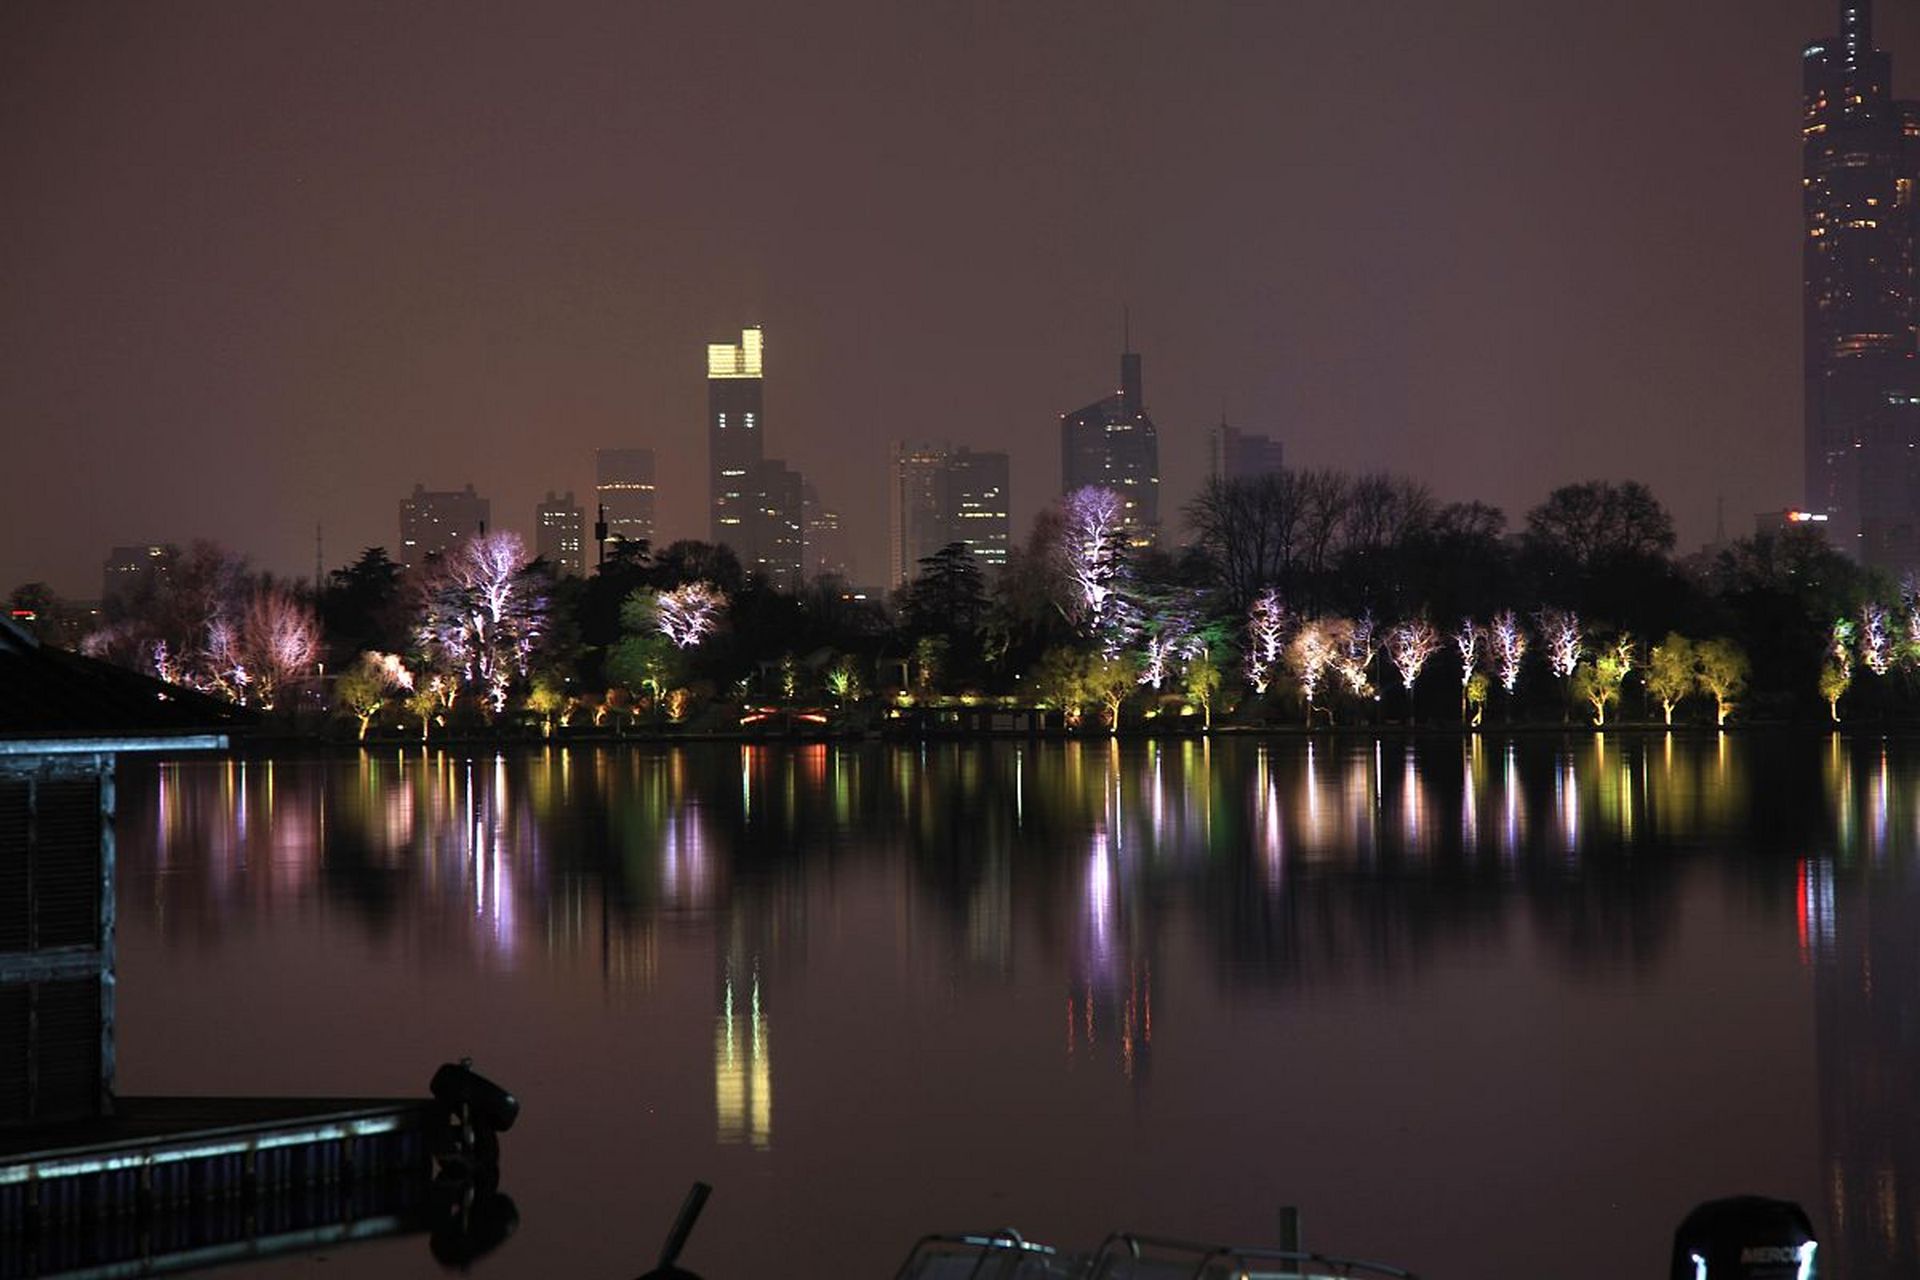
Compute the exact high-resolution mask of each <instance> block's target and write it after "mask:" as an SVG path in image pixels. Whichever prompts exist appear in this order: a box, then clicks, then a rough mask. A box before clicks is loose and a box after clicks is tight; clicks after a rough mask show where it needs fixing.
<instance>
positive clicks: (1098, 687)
mask: <svg viewBox="0 0 1920 1280" xmlns="http://www.w3.org/2000/svg"><path fill="white" fill-rule="evenodd" d="M1134 685H1135V680H1134V673H1133V667H1132V666H1131V665H1130V664H1129V663H1127V662H1126V661H1125V660H1124V659H1121V658H1107V657H1100V658H1095V659H1094V660H1093V661H1092V662H1090V663H1088V664H1087V694H1088V696H1089V697H1090V698H1092V699H1093V701H1095V702H1097V703H1099V704H1100V706H1101V709H1102V711H1103V713H1104V715H1105V718H1106V722H1107V731H1108V732H1109V733H1118V732H1120V708H1121V707H1123V706H1125V705H1126V702H1127V696H1128V695H1129V694H1131V693H1132V692H1133V690H1134Z"/></svg>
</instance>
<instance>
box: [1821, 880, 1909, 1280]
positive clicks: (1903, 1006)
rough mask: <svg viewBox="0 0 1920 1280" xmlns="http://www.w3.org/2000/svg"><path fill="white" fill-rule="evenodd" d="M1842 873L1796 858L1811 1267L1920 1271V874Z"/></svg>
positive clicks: (1856, 1274) (1883, 1275)
mask: <svg viewBox="0 0 1920 1280" xmlns="http://www.w3.org/2000/svg"><path fill="white" fill-rule="evenodd" d="M1853 878H1854V881H1855V882H1854V883H1851V884H1847V885H1844V886H1842V887H1841V888H1839V889H1838V890H1836V888H1835V886H1834V882H1833V881H1834V871H1833V867H1832V865H1831V864H1830V863H1828V862H1826V861H1824V860H1822V861H1816V862H1808V863H1806V864H1803V866H1802V868H1801V870H1800V878H1799V885H1798V890H1799V894H1800V904H1799V913H1798V914H1799V918H1800V921H1801V926H1800V927H1801V934H1802V937H1803V939H1804V940H1805V944H1806V949H1807V956H1808V958H1809V960H1810V961H1811V962H1812V964H1813V965H1814V1005H1815V1025H1816V1027H1817V1029H1818V1036H1819V1061H1820V1122H1821V1123H1820V1131H1821V1133H1820V1137H1821V1146H1822V1148H1823V1150H1824V1153H1825V1156H1826V1162H1827V1163H1826V1169H1825V1177H1824V1179H1823V1181H1824V1182H1825V1183H1826V1187H1827V1205H1826V1219H1827V1224H1826V1231H1825V1233H1824V1234H1825V1236H1826V1241H1825V1243H1823V1244H1822V1246H1821V1259H1820V1261H1821V1272H1822V1273H1823V1274H1826V1273H1827V1272H1828V1271H1829V1264H1830V1265H1831V1274H1833V1275H1840V1276H1848V1277H1850V1278H1853V1280H1893V1277H1896V1276H1912V1275H1920V1111H1916V1109H1915V1108H1914V1106H1913V1087H1914V1082H1915V1081H1916V1080H1920V965H1916V960H1915V955H1916V953H1915V950H1914V938H1915V937H1916V936H1920V877H1916V875H1915V874H1914V872H1913V870H1912V869H1911V868H1907V867H1902V868H1899V869H1894V870H1889V871H1885V872H1883V873H1872V874H1870V875H1858V876H1856V877H1853Z"/></svg>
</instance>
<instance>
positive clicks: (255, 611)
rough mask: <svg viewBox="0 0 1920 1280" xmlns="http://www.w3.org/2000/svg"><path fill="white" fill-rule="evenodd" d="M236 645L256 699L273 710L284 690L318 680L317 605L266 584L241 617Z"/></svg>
mask: <svg viewBox="0 0 1920 1280" xmlns="http://www.w3.org/2000/svg"><path fill="white" fill-rule="evenodd" d="M237 648H238V650H239V652H240V654H241V655H243V657H242V661H241V663H240V664H239V665H240V666H241V667H242V668H244V669H245V670H246V671H247V672H249V673H250V674H251V678H252V684H253V689H254V694H255V697H256V698H257V699H258V700H259V703H260V705H261V707H263V708H265V709H266V710H268V711H271V710H273V708H274V705H275V703H276V702H277V701H278V700H279V698H280V694H281V692H282V691H283V690H285V689H286V688H288V687H289V686H291V685H294V684H298V683H300V682H302V681H305V680H310V679H312V678H313V674H314V669H315V665H316V664H317V663H318V662H319V660H320V620H319V618H318V616H317V615H316V614H315V613H314V609H313V606H312V605H311V604H308V603H307V602H306V601H304V600H302V599H300V598H299V597H298V596H296V595H294V594H293V593H292V592H291V591H289V590H287V589H286V588H284V587H281V586H277V585H275V584H273V583H262V584H261V585H260V586H259V587H258V588H257V589H256V590H255V591H254V593H253V598H252V600H251V601H249V602H248V605H247V612H246V615H245V617H244V618H242V619H241V623H240V629H239V635H238V637H237Z"/></svg>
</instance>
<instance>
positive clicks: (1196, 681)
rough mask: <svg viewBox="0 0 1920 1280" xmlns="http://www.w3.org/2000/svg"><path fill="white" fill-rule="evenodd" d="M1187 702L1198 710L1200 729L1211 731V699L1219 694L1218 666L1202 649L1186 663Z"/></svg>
mask: <svg viewBox="0 0 1920 1280" xmlns="http://www.w3.org/2000/svg"><path fill="white" fill-rule="evenodd" d="M1186 687H1187V700H1188V701H1189V702H1190V703H1193V704H1195V705H1197V706H1198V707H1199V708H1200V717H1201V718H1200V727H1201V728H1202V729H1203V730H1205V731H1207V732H1209V733H1211V732H1212V731H1213V699H1214V696H1215V695H1216V694H1218V693H1219V692H1220V666H1219V664H1218V663H1216V662H1215V661H1214V660H1213V655H1212V654H1211V653H1209V652H1207V651H1206V650H1205V649H1202V650H1201V651H1200V652H1199V653H1198V654H1196V655H1194V657H1193V658H1192V659H1191V660H1190V661H1189V662H1188V663H1187V671H1186Z"/></svg>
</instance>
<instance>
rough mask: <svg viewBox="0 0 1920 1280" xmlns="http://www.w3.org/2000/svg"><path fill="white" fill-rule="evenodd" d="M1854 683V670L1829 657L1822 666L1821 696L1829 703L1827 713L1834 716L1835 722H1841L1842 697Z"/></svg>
mask: <svg viewBox="0 0 1920 1280" xmlns="http://www.w3.org/2000/svg"><path fill="white" fill-rule="evenodd" d="M1852 684H1853V672H1851V671H1849V670H1848V669H1847V668H1845V667H1843V666H1841V665H1840V664H1839V663H1838V662H1834V661H1832V660H1831V659H1829V660H1828V661H1827V662H1825V663H1824V664H1822V665H1821V667H1820V697H1821V698H1822V699H1823V700H1824V701H1825V702H1826V704H1827V714H1828V715H1830V716H1832V717H1833V722H1834V723H1835V724H1839V723H1840V699H1841V698H1843V697H1845V696H1846V693H1847V688H1848V686H1850V685H1852Z"/></svg>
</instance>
